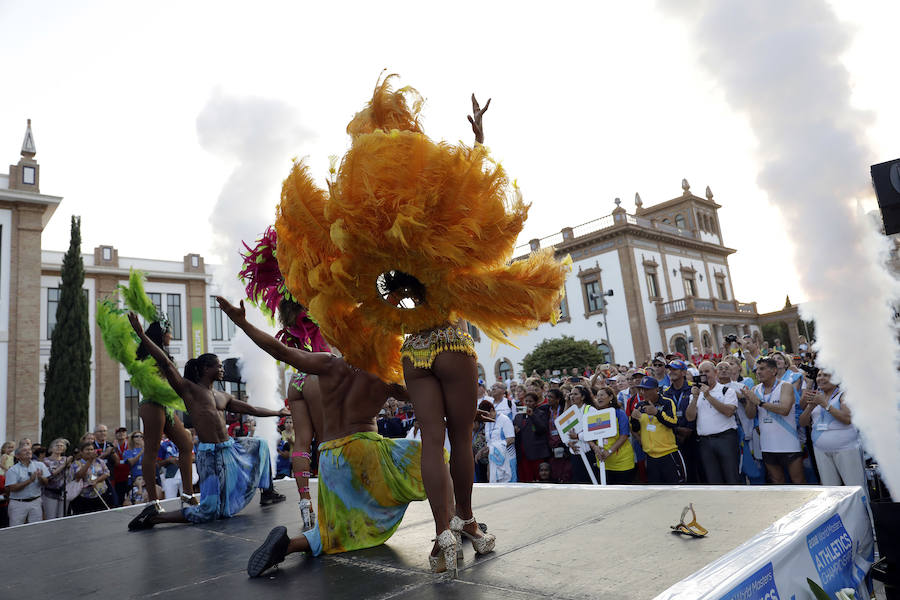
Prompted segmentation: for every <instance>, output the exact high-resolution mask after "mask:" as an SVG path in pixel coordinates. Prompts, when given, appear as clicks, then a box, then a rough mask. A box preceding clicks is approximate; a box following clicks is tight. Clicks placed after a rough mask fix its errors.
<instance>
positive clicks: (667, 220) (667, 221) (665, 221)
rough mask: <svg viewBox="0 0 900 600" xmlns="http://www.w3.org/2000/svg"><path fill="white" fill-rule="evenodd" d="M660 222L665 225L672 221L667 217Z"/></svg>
mask: <svg viewBox="0 0 900 600" xmlns="http://www.w3.org/2000/svg"><path fill="white" fill-rule="evenodd" d="M662 222H663V223H665V224H666V225H671V224H672V221H670V220H669V219H663V220H662Z"/></svg>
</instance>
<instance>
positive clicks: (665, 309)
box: [656, 297, 756, 319]
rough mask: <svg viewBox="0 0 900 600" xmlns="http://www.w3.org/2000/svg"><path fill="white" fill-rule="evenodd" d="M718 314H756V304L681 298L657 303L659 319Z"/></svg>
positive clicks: (713, 299)
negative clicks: (684, 314) (686, 315)
mask: <svg viewBox="0 0 900 600" xmlns="http://www.w3.org/2000/svg"><path fill="white" fill-rule="evenodd" d="M697 312H716V313H735V314H736V315H737V314H747V315H755V314H756V302H735V301H733V300H717V299H715V298H711V299H708V298H694V297H688V298H680V299H678V300H671V301H669V302H657V303H656V314H657V317H658V318H661V319H663V318H669V317H673V316H675V315H677V314H680V313H697Z"/></svg>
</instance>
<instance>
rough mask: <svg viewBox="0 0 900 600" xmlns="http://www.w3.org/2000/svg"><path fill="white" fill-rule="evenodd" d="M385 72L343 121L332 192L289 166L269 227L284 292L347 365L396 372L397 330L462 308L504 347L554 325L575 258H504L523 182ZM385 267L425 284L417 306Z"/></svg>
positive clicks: (446, 317)
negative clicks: (452, 134) (303, 307)
mask: <svg viewBox="0 0 900 600" xmlns="http://www.w3.org/2000/svg"><path fill="white" fill-rule="evenodd" d="M393 77H394V76H389V77H387V78H385V79H384V80H383V81H380V82H379V83H378V85H377V86H376V88H375V92H374V95H373V97H372V100H371V101H370V102H369V104H368V105H367V106H366V107H365V108H364V109H363V110H362V111H361V112H360V113H358V114H357V115H356V116H355V117H354V118H353V120H352V121H351V122H350V124H349V125H348V126H347V132H348V133H349V134H350V136H351V138H352V144H351V148H350V150H349V151H348V152H347V153H346V154H345V155H344V157H343V160H342V161H341V164H340V167H339V168H338V169H336V170H335V169H332V175H333V176H332V179H331V181H330V182H329V185H328V190H327V192H326V191H325V190H322V189H321V188H319V187H317V186H316V185H315V183H314V182H313V180H312V177H311V176H310V174H309V170H308V168H307V167H306V166H305V165H303V164H302V163H295V164H294V166H293V168H292V169H291V172H290V174H289V175H288V177H287V179H286V180H285V181H284V184H283V186H282V193H281V204H280V206H279V210H278V216H277V220H276V224H275V227H276V229H277V231H278V238H279V248H278V264H279V266H280V267H281V272H282V273H283V274H284V276H285V282H286V284H287V288H288V289H289V290H291V293H293V294H294V295H295V296H296V297H298V298H303V299H306V301H307V303H308V306H309V312H310V314H311V315H312V316H313V317H314V318H315V319H316V321H317V322H318V323H319V326H320V327H321V330H322V333H323V334H324V336H325V338H326V339H327V340H328V341H330V342H332V343H333V344H334V345H336V346H337V347H338V348H340V349H341V350H342V351H343V353H344V357H345V358H346V359H347V361H348V362H350V363H351V364H352V365H354V366H356V367H358V368H360V369H364V370H367V371H370V372H372V373H375V374H377V375H378V376H379V377H381V378H382V379H383V380H385V381H391V382H401V381H402V363H401V357H400V346H401V344H402V342H403V336H404V334H410V333H415V332H419V331H423V330H427V329H430V328H434V327H437V326H440V325H445V324H447V323H448V322H453V321H455V320H456V319H457V318H459V317H461V318H464V319H466V320H468V321H471V322H472V323H473V324H474V325H476V326H477V327H479V328H480V329H481V330H482V331H484V332H485V333H486V334H487V335H488V336H489V337H491V339H492V340H494V341H495V342H501V343H511V342H510V341H509V336H510V335H513V334H516V333H521V332H524V331H527V330H529V329H532V328H534V327H536V326H537V325H538V324H539V323H541V322H545V321H555V320H556V318H557V316H558V310H559V304H560V301H561V299H562V296H563V285H564V283H565V279H566V273H567V272H568V270H569V269H570V265H571V261H570V260H567V261H562V262H560V261H557V260H556V259H555V258H554V256H553V250H552V249H549V248H548V249H546V250H542V251H540V252H535V253H533V254H531V256H529V257H528V258H527V259H525V260H522V261H517V262H514V263H512V264H510V259H511V258H512V251H513V247H514V245H515V241H516V238H517V236H518V234H519V232H520V231H521V230H522V227H523V224H524V222H525V218H526V215H527V213H528V205H527V204H525V203H524V202H523V200H522V197H521V194H520V193H519V191H518V188H516V187H515V185H510V182H509V180H508V178H507V176H506V173H505V171H504V170H503V168H502V167H501V166H500V165H499V164H497V163H495V162H494V161H493V160H491V158H490V157H489V155H488V151H487V149H486V148H484V147H483V146H475V147H474V148H472V147H468V146H465V145H463V144H458V145H451V144H448V143H445V142H434V141H432V140H431V139H429V138H428V137H427V136H426V135H425V134H424V133H423V132H422V129H421V127H420V125H419V122H418V113H419V110H420V108H421V105H422V99H421V96H419V94H418V93H417V92H416V91H415V90H413V89H412V88H403V89H400V90H398V91H393V90H392V89H391V87H390V82H391V79H393ZM407 99H409V100H411V105H412V107H411V108H410V102H407ZM392 271H393V272H402V273H404V274H409V275H411V276H413V277H414V278H415V279H417V280H418V282H420V283H421V284H422V286H424V294H423V295H424V298H421V299H420V300H421V302H420V303H419V304H418V305H417V306H415V308H411V309H408V308H398V307H397V306H395V305H393V304H391V303H388V302H386V301H385V300H384V299H383V293H382V292H380V291H379V289H378V281H379V275H382V278H383V274H386V273H390V272H392Z"/></svg>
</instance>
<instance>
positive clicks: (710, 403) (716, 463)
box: [684, 360, 740, 485]
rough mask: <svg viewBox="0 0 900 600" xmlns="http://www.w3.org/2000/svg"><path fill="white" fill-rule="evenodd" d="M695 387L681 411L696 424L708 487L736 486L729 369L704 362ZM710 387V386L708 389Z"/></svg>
mask: <svg viewBox="0 0 900 600" xmlns="http://www.w3.org/2000/svg"><path fill="white" fill-rule="evenodd" d="M699 369H700V377H699V381H698V384H699V385H695V386H694V387H693V389H692V390H691V402H690V404H688V407H687V409H685V412H684V416H685V418H686V419H687V420H688V421H696V422H697V435H698V436H699V438H700V446H699V451H700V464H701V465H702V466H703V473H704V475H705V476H706V483H709V484H722V483H726V484H731V485H737V484H738V483H740V479H739V475H738V472H739V468H740V467H739V464H738V448H739V444H740V440H739V439H738V433H737V422H736V421H735V419H734V414H735V412H737V407H738V399H737V394H736V393H735V390H733V389H731V388H730V387H729V385H728V384H729V383H731V367H730V366H729V365H728V363H727V362H725V361H723V362H721V363H719V365H718V366H715V365H713V363H712V362H710V361H708V360H705V361H703V362H702V363H700V365H699ZM710 384H712V385H710Z"/></svg>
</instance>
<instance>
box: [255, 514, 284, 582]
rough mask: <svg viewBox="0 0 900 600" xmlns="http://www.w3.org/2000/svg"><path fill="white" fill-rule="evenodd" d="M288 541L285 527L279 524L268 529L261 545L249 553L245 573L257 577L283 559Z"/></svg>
mask: <svg viewBox="0 0 900 600" xmlns="http://www.w3.org/2000/svg"><path fill="white" fill-rule="evenodd" d="M290 541H291V540H290V538H289V537H288V534H287V527H284V526H283V525H279V526H278V527H276V528H275V529H273V530H272V531H270V532H269V536H268V537H267V538H266V541H264V542H263V543H262V546H260V547H259V548H257V549H256V550H254V551H253V554H251V555H250V560H249V561H247V575H249V576H250V577H259V576H260V575H262V574H263V573H264V572H265V571H267V570H268V569H271V568H272V567H274V566H275V565H277V564H278V563H280V562H281V561H283V560H284V557H285V555H286V554H287V548H288V544H289V543H290Z"/></svg>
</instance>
